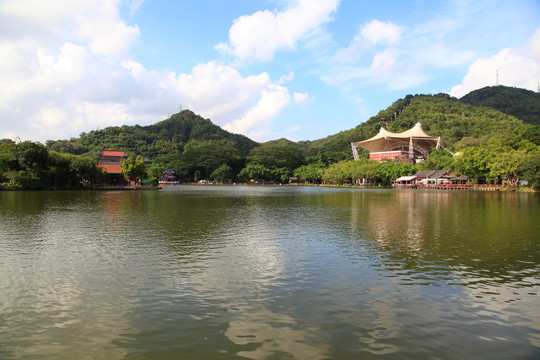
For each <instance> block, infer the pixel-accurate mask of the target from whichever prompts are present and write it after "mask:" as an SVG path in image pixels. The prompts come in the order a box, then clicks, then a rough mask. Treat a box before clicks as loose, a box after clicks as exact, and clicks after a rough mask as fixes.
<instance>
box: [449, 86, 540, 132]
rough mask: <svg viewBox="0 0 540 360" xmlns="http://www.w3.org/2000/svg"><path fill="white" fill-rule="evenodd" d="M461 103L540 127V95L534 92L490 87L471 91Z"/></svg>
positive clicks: (504, 87) (505, 87)
mask: <svg viewBox="0 0 540 360" xmlns="http://www.w3.org/2000/svg"><path fill="white" fill-rule="evenodd" d="M460 101H462V102H464V103H467V104H471V105H477V106H486V107H489V108H492V109H496V110H499V111H500V112H502V113H505V114H508V115H512V116H514V117H516V118H518V119H521V120H523V121H524V122H525V123H527V124H533V125H540V94H539V93H536V92H534V91H530V90H526V89H519V88H514V87H507V86H488V87H485V88H482V89H478V90H474V91H471V92H470V93H468V94H467V95H465V96H463V97H462V98H461V99H460Z"/></svg>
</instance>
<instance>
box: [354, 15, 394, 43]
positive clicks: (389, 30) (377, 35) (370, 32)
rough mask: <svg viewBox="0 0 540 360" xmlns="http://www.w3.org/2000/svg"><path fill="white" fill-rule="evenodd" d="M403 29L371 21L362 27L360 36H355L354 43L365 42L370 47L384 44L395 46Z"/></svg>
mask: <svg viewBox="0 0 540 360" xmlns="http://www.w3.org/2000/svg"><path fill="white" fill-rule="evenodd" d="M404 29H405V28H404V27H403V26H398V25H396V24H395V23H393V22H391V21H389V22H383V21H379V20H373V21H371V22H370V23H368V24H366V25H364V26H362V28H361V30H360V34H359V35H357V37H356V38H355V41H362V42H363V41H365V42H368V43H370V44H372V45H376V44H379V43H386V44H388V45H395V44H397V43H399V40H400V38H401V34H402V33H403V30H404Z"/></svg>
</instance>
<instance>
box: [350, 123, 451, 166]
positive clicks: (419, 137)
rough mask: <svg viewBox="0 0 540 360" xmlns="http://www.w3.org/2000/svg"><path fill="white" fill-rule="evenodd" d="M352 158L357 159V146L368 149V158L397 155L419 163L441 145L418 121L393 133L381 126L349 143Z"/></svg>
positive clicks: (396, 156)
mask: <svg viewBox="0 0 540 360" xmlns="http://www.w3.org/2000/svg"><path fill="white" fill-rule="evenodd" d="M351 147H352V152H353V158H354V159H355V160H358V159H359V156H358V147H361V148H363V149H366V150H367V151H369V158H370V159H372V160H376V161H389V160H394V159H396V158H398V157H401V158H406V159H407V158H408V159H409V161H411V162H415V163H419V162H422V161H424V160H425V159H426V158H427V157H428V155H429V153H430V152H431V151H433V149H439V148H440V147H441V138H440V137H432V136H429V135H428V134H426V133H425V132H424V130H423V129H422V125H421V124H420V123H419V122H418V123H416V125H414V126H413V127H412V128H411V129H409V130H407V131H404V132H401V133H393V132H390V131H388V130H386V129H385V128H384V127H381V129H380V130H379V133H378V134H377V135H375V136H373V137H372V138H369V139H367V140H364V141H359V142H356V143H355V142H352V143H351Z"/></svg>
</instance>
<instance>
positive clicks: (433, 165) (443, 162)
mask: <svg viewBox="0 0 540 360" xmlns="http://www.w3.org/2000/svg"><path fill="white" fill-rule="evenodd" d="M453 165H454V156H453V155H452V154H451V153H449V152H448V151H446V150H443V149H438V150H437V149H436V150H433V151H432V152H431V153H430V154H429V156H428V157H427V159H426V160H424V161H423V162H422V163H420V164H419V165H418V168H419V169H420V170H443V169H453V168H454V166H453Z"/></svg>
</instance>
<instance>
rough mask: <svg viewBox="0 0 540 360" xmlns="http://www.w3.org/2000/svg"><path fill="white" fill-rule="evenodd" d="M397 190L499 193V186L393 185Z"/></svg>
mask: <svg viewBox="0 0 540 360" xmlns="http://www.w3.org/2000/svg"><path fill="white" fill-rule="evenodd" d="M392 187H393V188H396V189H417V190H476V191H498V190H499V188H500V186H498V185H476V184H475V185H469V184H438V185H437V184H427V185H424V184H393V185H392Z"/></svg>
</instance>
